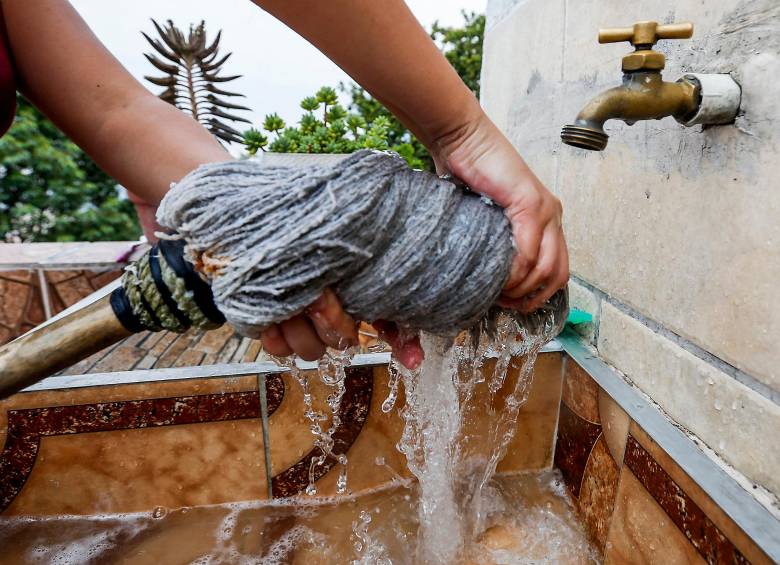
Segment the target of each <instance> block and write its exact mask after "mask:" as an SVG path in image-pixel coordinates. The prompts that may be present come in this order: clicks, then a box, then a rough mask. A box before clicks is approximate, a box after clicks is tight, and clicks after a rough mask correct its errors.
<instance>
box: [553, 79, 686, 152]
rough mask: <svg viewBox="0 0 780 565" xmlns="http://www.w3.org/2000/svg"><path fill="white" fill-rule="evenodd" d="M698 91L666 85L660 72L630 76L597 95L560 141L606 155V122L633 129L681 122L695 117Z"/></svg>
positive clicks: (683, 84)
mask: <svg viewBox="0 0 780 565" xmlns="http://www.w3.org/2000/svg"><path fill="white" fill-rule="evenodd" d="M699 98H700V96H699V88H698V85H697V84H695V83H694V82H691V81H688V80H686V79H682V80H680V81H679V82H665V81H664V80H663V79H662V78H661V73H660V72H658V71H641V72H630V73H625V74H624V75H623V84H622V85H621V86H618V87H615V88H610V89H609V90H606V91H604V92H602V93H601V94H598V95H597V96H596V97H595V98H593V99H592V100H591V101H590V102H588V104H587V105H586V106H585V107H584V108H583V109H582V111H581V112H580V113H579V114H578V115H577V118H576V119H575V121H574V123H573V124H570V125H567V126H564V127H563V130H562V131H561V139H562V140H563V142H564V143H566V144H568V145H573V146H574V147H580V148H582V149H590V150H593V151H603V150H604V148H605V147H606V146H607V141H608V139H609V136H608V135H607V134H606V132H605V131H604V122H606V121H607V120H611V119H618V120H623V121H624V122H626V123H627V124H629V125H633V124H634V123H635V122H637V121H639V120H660V119H661V118H665V117H667V116H673V117H674V118H676V119H677V120H678V121H685V120H686V118H687V117H690V116H691V115H693V114H695V113H696V110H697V108H698V106H699Z"/></svg>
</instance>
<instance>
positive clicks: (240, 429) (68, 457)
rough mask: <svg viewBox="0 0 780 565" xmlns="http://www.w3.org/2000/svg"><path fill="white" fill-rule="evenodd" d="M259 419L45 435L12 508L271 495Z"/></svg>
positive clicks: (121, 508) (138, 505)
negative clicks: (266, 478)
mask: <svg viewBox="0 0 780 565" xmlns="http://www.w3.org/2000/svg"><path fill="white" fill-rule="evenodd" d="M263 469H264V463H263V447H262V431H261V428H260V421H259V420H257V419H254V420H239V421H235V422H211V423H205V424H192V425H185V426H168V427H164V428H150V429H143V430H124V431H113V432H98V433H91V434H77V435H73V436H67V435H66V436H55V437H46V438H43V440H42V442H41V447H40V451H39V454H38V458H37V460H36V463H35V466H34V467H33V472H32V473H31V475H30V477H29V479H28V480H27V483H26V484H25V486H24V488H23V489H22V491H21V493H20V494H19V495H18V496H17V497H16V499H15V500H14V501H13V503H12V504H11V506H9V507H8V509H7V510H6V512H5V514H8V515H14V514H34V515H52V514H99V513H113V512H136V511H149V510H152V509H154V508H155V507H157V506H163V507H166V508H178V507H180V506H192V505H203V504H217V503H222V502H231V501H239V500H252V499H260V498H264V496H265V492H266V483H265V479H264V472H263Z"/></svg>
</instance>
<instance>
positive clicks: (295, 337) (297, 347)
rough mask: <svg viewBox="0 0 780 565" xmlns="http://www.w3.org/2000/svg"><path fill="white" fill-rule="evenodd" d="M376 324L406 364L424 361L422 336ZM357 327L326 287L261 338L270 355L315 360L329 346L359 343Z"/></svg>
mask: <svg viewBox="0 0 780 565" xmlns="http://www.w3.org/2000/svg"><path fill="white" fill-rule="evenodd" d="M374 327H375V328H376V329H377V330H379V335H380V337H381V338H382V339H383V340H385V341H386V342H388V343H389V344H390V345H391V346H392V348H393V353H394V355H395V356H396V358H397V359H398V360H399V361H400V362H401V363H403V364H404V365H405V366H406V367H409V368H410V369H414V368H416V367H417V366H418V365H419V364H420V363H421V362H422V359H423V353H422V348H421V347H420V341H419V339H417V338H416V337H410V336H405V335H403V334H402V332H399V331H398V329H397V327H396V325H395V324H392V323H390V322H382V321H379V322H375V323H374ZM357 328H358V325H357V324H356V323H355V320H353V319H352V317H351V316H350V315H349V314H347V313H346V312H344V309H343V308H342V307H341V303H340V302H339V299H338V297H337V296H336V294H335V293H334V292H333V291H332V290H330V289H325V291H324V292H323V293H322V295H321V296H320V297H319V298H318V299H317V300H316V301H315V302H314V303H313V304H311V305H310V306H309V307H308V308H306V310H305V311H304V312H303V313H301V314H298V315H297V316H293V317H292V318H290V319H289V320H285V321H283V322H280V323H278V324H273V325H271V326H269V327H267V328H265V329H264V330H263V331H262V332H261V333H260V339H261V340H262V342H263V347H264V348H265V350H266V351H267V352H268V353H270V354H271V355H276V356H278V357H286V356H288V355H292V354H293V353H295V354H297V355H298V356H299V357H300V358H301V359H304V360H306V361H315V360H317V359H319V358H320V357H322V356H323V355H324V354H325V350H326V348H328V347H332V348H334V349H346V348H347V347H351V346H355V345H357V344H358V333H357Z"/></svg>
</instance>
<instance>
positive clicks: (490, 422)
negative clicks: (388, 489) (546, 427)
mask: <svg viewBox="0 0 780 565" xmlns="http://www.w3.org/2000/svg"><path fill="white" fill-rule="evenodd" d="M559 306H560V304H559ZM565 310H566V309H565V307H561V308H555V307H549V308H547V309H543V310H542V311H540V312H538V313H536V314H534V315H531V316H520V315H517V314H511V313H507V312H504V311H497V312H495V313H494V314H493V316H492V317H491V318H489V319H490V320H491V322H490V324H489V325H487V324H483V326H482V327H480V328H477V329H476V330H474V331H472V332H471V333H470V334H469V335H466V336H463V335H462V336H459V338H457V339H453V338H443V337H436V336H432V335H428V334H423V335H422V336H421V343H422V345H423V349H424V351H425V361H424V362H423V364H422V366H421V367H420V368H419V369H418V370H416V371H409V370H408V369H405V368H404V367H402V366H400V365H398V364H395V366H394V370H395V371H396V372H397V373H398V374H400V375H401V377H402V379H403V384H404V389H405V392H406V404H405V406H404V407H403V409H402V410H401V415H402V417H403V418H404V420H405V428H404V433H403V436H402V438H401V441H400V442H399V444H398V449H399V451H401V452H402V453H403V454H404V455H405V456H406V459H407V464H408V467H409V469H410V470H411V472H412V473H413V474H414V475H415V477H416V478H417V481H418V489H419V493H418V495H419V504H418V519H419V525H418V537H417V549H416V552H417V555H416V562H418V563H426V564H439V563H455V562H459V561H460V560H462V559H464V558H467V554H468V552H469V550H468V544H469V543H470V542H471V541H472V540H474V539H475V538H476V536H477V535H478V534H479V533H480V532H481V531H482V530H483V529H484V527H485V519H486V513H485V511H484V509H483V504H482V500H483V491H484V490H485V487H486V485H487V484H488V481H489V480H490V479H491V478H492V477H493V475H494V474H495V471H496V466H497V465H498V462H499V461H500V460H501V459H502V458H503V456H504V455H505V453H506V449H507V446H508V444H509V442H510V441H511V439H512V436H513V435H514V431H515V428H516V421H517V416H518V413H519V411H520V407H521V406H522V405H523V404H524V403H525V401H526V400H527V399H528V394H529V392H530V384H531V379H532V375H533V366H534V363H535V361H536V357H537V354H538V352H539V350H540V349H541V348H542V346H543V345H544V344H545V343H547V342H548V341H549V340H550V339H552V338H553V337H554V336H555V335H556V334H557V333H558V332H559V331H560V329H561V327H562V324H563V322H564V321H565V316H566V312H565ZM510 374H511V375H512V377H513V378H511V379H508V378H507V376H508V375H510ZM479 387H486V389H487V394H476V393H477V391H478V388H479ZM390 389H391V395H393V394H394V390H395V386H394V385H393V383H391V387H390ZM389 401H390V399H388V401H386V403H385V404H388V403H389ZM385 408H387V407H386V406H383V409H385Z"/></svg>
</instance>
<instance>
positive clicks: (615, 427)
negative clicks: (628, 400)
mask: <svg viewBox="0 0 780 565" xmlns="http://www.w3.org/2000/svg"><path fill="white" fill-rule="evenodd" d="M599 415H600V417H601V431H602V433H603V434H604V441H605V442H606V444H607V447H608V448H609V453H610V455H611V456H612V459H613V461H615V463H616V464H617V465H618V467H620V466H621V465H623V452H624V451H625V449H626V440H627V439H628V426H629V424H630V423H631V419H630V418H629V417H628V414H626V412H625V410H623V409H622V408H621V407H620V406H619V405H618V403H617V402H615V400H614V399H613V398H612V397H611V396H610V395H609V394H607V392H606V391H604V389H602V388H599Z"/></svg>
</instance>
